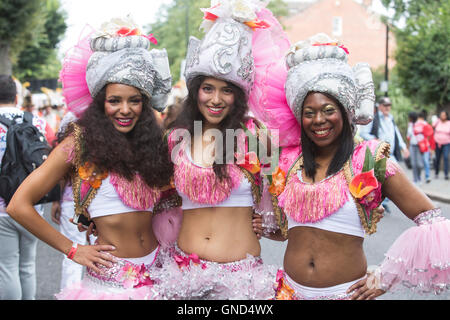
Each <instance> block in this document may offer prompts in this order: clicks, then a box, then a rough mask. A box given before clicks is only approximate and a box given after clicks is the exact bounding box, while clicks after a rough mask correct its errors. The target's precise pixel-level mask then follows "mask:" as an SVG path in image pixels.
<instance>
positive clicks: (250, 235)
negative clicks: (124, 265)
mask: <svg viewBox="0 0 450 320" xmlns="http://www.w3.org/2000/svg"><path fill="white" fill-rule="evenodd" d="M204 13H205V16H204V18H205V20H204V22H203V24H202V27H204V28H205V29H206V30H207V32H206V35H205V37H204V39H203V40H202V41H200V40H198V39H196V38H193V37H191V39H190V42H189V47H188V53H187V62H186V71H185V76H186V83H187V87H188V96H187V98H186V100H185V102H184V106H183V108H182V111H181V113H180V114H179V116H178V117H177V119H176V120H175V122H174V123H173V124H172V129H170V130H169V131H168V134H167V139H168V144H169V149H170V152H171V157H172V161H173V162H174V184H175V187H176V189H177V191H178V194H179V195H180V196H181V198H182V209H183V220H182V224H181V228H180V232H179V235H178V240H177V243H176V244H175V246H174V247H173V248H172V250H171V254H170V256H169V257H167V259H168V260H169V261H170V262H168V263H166V261H165V263H164V268H163V269H162V273H163V274H162V276H161V278H163V279H164V281H162V282H161V283H162V286H164V288H161V289H158V290H159V291H161V292H165V298H166V299H221V300H225V299H269V298H271V297H272V296H273V291H272V283H273V277H275V275H276V268H275V266H268V265H265V264H263V261H262V259H261V257H260V253H261V247H260V244H259V240H258V236H257V234H256V232H255V231H254V229H253V226H252V217H253V213H254V211H258V210H259V205H260V202H261V201H260V200H261V191H262V185H261V167H262V164H261V162H262V161H263V160H262V157H261V158H258V156H257V152H256V147H255V148H253V147H251V144H252V142H251V141H253V142H254V144H253V146H256V144H257V142H256V139H255V140H251V139H253V138H255V137H256V136H258V137H260V138H261V139H260V143H261V144H260V145H259V147H260V148H266V147H267V148H268V145H267V144H265V142H266V141H267V139H266V137H265V130H264V127H263V126H262V125H261V123H259V122H258V121H256V120H255V119H253V118H251V117H249V116H248V115H247V112H248V105H247V102H248V99H249V97H250V95H251V91H252V89H254V88H253V81H254V76H255V69H256V68H258V62H260V63H267V61H269V59H266V60H265V61H261V57H260V55H259V52H258V51H257V50H256V49H257V47H258V46H259V47H262V46H264V39H269V38H270V37H271V36H273V35H275V34H276V32H277V31H278V30H281V26H280V25H279V24H278V22H277V21H276V19H275V18H274V17H273V15H272V13H271V12H270V11H269V10H267V9H265V8H264V6H262V4H261V3H260V2H259V1H219V2H216V3H212V7H211V8H209V9H204ZM261 32H263V35H264V36H262V34H261ZM244 129H245V131H247V130H248V131H247V134H248V137H247V138H246V133H245V132H244ZM227 132H231V137H232V140H231V147H230V146H229V145H228V143H229V142H230V140H226V136H228V134H227ZM208 134H211V135H210V136H208ZM211 136H212V137H213V139H215V140H211ZM235 138H236V139H237V146H236V144H234V142H235V141H234V139H235ZM211 141H213V142H212V143H211ZM164 277H165V278H164Z"/></svg>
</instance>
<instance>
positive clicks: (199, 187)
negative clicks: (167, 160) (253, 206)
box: [174, 145, 242, 205]
mask: <svg viewBox="0 0 450 320" xmlns="http://www.w3.org/2000/svg"><path fill="white" fill-rule="evenodd" d="M185 147H186V146H185V145H184V146H182V147H180V149H179V152H178V153H177V155H175V157H176V158H177V159H174V163H175V164H176V165H175V170H174V171H175V172H174V181H175V185H176V187H177V190H178V191H179V192H182V193H183V194H185V195H186V196H187V197H188V198H189V199H190V200H191V201H193V202H196V203H200V204H211V205H215V204H217V203H220V202H223V201H224V200H226V199H227V198H228V197H229V196H230V194H231V191H232V190H233V189H236V188H238V187H239V185H240V183H241V179H242V172H241V170H240V169H239V168H238V167H237V166H236V165H233V164H227V173H228V175H229V177H230V179H228V180H223V181H218V179H217V177H216V174H215V173H214V170H213V168H203V167H199V166H197V165H195V164H193V163H192V162H191V160H190V159H189V158H188V157H187V156H186V153H185V151H184V149H185Z"/></svg>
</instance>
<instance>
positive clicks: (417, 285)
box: [380, 218, 450, 294]
mask: <svg viewBox="0 0 450 320" xmlns="http://www.w3.org/2000/svg"><path fill="white" fill-rule="evenodd" d="M380 271H381V285H382V287H383V288H384V289H388V290H389V291H396V290H399V289H402V288H404V287H406V288H410V289H412V290H414V291H416V292H418V293H429V292H432V293H435V294H439V293H442V292H444V291H446V290H449V289H450V221H449V220H447V219H444V218H442V219H440V221H435V222H434V223H431V224H423V225H419V226H415V227H411V228H409V229H408V230H406V231H405V232H403V233H402V234H401V235H400V236H399V237H398V238H397V240H396V241H395V242H394V244H393V245H392V246H391V248H390V249H389V250H388V252H387V253H386V254H385V259H384V261H383V263H382V264H381V267H380Z"/></svg>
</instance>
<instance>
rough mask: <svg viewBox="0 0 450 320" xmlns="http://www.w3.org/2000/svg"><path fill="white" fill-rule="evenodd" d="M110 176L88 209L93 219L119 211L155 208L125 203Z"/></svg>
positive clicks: (103, 182) (98, 190)
mask: <svg viewBox="0 0 450 320" xmlns="http://www.w3.org/2000/svg"><path fill="white" fill-rule="evenodd" d="M109 178H110V176H109V175H108V177H107V178H105V179H104V180H103V181H102V184H101V186H100V188H98V189H97V194H96V195H95V197H94V199H92V201H91V203H90V205H89V207H88V209H87V210H88V212H89V215H90V216H91V219H92V218H98V217H102V216H107V215H113V214H119V213H127V212H134V211H152V210H153V208H152V207H151V208H148V209H145V210H140V209H133V208H131V207H128V206H127V205H125V204H124V203H123V202H122V200H121V199H120V197H119V195H118V194H117V191H116V189H115V188H114V186H113V185H112V184H111V182H110V180H109Z"/></svg>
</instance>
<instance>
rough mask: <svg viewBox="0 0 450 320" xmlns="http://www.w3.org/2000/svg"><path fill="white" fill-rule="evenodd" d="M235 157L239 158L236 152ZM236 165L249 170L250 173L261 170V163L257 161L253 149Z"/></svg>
mask: <svg viewBox="0 0 450 320" xmlns="http://www.w3.org/2000/svg"><path fill="white" fill-rule="evenodd" d="M250 157H252V159H256V162H255V161H251V160H250V159H251V158H250ZM236 158H239V157H238V154H236ZM238 165H239V166H240V167H242V168H244V169H246V170H247V171H249V172H250V173H251V174H257V173H258V172H259V171H261V163H260V162H259V159H258V157H257V156H256V153H255V152H254V151H251V152H247V153H246V154H245V156H244V163H242V164H240V163H238Z"/></svg>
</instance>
